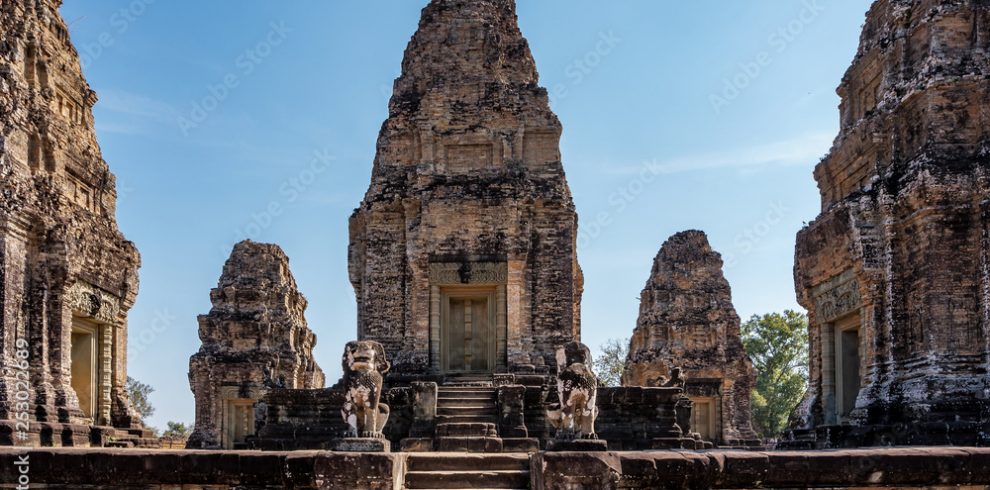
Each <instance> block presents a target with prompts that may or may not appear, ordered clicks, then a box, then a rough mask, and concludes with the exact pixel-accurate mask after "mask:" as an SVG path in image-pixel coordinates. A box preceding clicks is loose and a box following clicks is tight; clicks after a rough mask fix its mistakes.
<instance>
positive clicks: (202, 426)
mask: <svg viewBox="0 0 990 490" xmlns="http://www.w3.org/2000/svg"><path fill="white" fill-rule="evenodd" d="M210 300H211V302H212V303H213V308H212V309H210V312H209V314H206V315H201V316H200V317H199V338H200V340H202V345H201V346H200V349H199V351H198V352H196V354H193V356H192V357H191V358H190V359H189V385H190V387H191V388H192V391H193V395H195V398H196V427H195V430H194V432H193V434H192V436H191V437H190V438H189V447H190V448H196V449H205V448H219V447H222V446H223V447H228V448H229V447H231V443H230V441H224V437H226V436H225V435H223V434H222V430H223V426H224V425H225V423H224V422H223V420H224V416H225V404H226V403H227V402H228V401H230V400H237V399H246V400H259V399H261V397H262V396H263V395H264V394H265V393H266V392H267V390H269V389H272V388H297V389H315V388H322V387H323V385H324V376H323V371H322V370H321V369H320V367H319V366H318V365H317V364H316V360H315V359H314V357H313V348H314V347H315V346H316V335H315V334H314V333H313V332H312V330H310V329H309V326H308V325H307V323H306V318H305V312H306V306H307V305H308V302H307V301H306V298H305V297H304V296H303V295H302V293H300V292H299V289H298V287H297V286H296V281H295V278H293V276H292V272H291V271H290V269H289V258H288V257H287V256H286V255H285V252H283V251H282V249H281V248H279V247H278V246H277V245H271V244H264V243H255V242H251V241H244V242H241V243H238V244H237V245H235V246H234V249H233V251H232V252H231V254H230V258H228V259H227V262H226V263H225V264H224V268H223V274H222V275H221V276H220V280H219V282H218V284H217V287H216V288H214V289H213V290H212V291H211V292H210ZM255 412H257V410H256V411H255Z"/></svg>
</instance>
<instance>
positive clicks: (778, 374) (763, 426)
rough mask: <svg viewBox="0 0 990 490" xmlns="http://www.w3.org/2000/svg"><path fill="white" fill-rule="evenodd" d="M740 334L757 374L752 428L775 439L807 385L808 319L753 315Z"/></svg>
mask: <svg viewBox="0 0 990 490" xmlns="http://www.w3.org/2000/svg"><path fill="white" fill-rule="evenodd" d="M742 335H743V345H744V346H745V347H746V352H748V353H749V357H750V358H751V359H753V366H754V367H755V368H756V373H757V377H756V388H755V389H754V390H753V399H752V400H753V425H754V426H755V429H756V430H757V432H759V433H760V434H761V435H762V436H763V437H768V438H770V437H778V436H779V435H780V434H781V433H782V432H783V431H784V429H785V428H786V425H787V418H788V416H790V414H791V412H792V411H793V410H794V407H795V406H797V404H798V403H800V402H801V397H802V396H803V395H804V392H805V390H806V389H807V386H808V318H807V316H805V315H804V314H803V313H798V312H795V311H790V310H788V311H785V312H784V313H783V314H780V313H769V314H766V315H763V316H759V315H754V316H753V317H752V318H750V320H749V321H748V322H746V323H745V324H743V326H742Z"/></svg>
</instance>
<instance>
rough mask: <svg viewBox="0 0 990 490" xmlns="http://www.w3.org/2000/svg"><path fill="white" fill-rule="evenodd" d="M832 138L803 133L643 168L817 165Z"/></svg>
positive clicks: (633, 169)
mask: <svg viewBox="0 0 990 490" xmlns="http://www.w3.org/2000/svg"><path fill="white" fill-rule="evenodd" d="M833 139H834V135H832V134H829V133H824V132H818V133H806V134H803V135H800V136H798V137H796V138H792V139H789V140H782V141H777V142H772V143H766V144H760V145H756V146H750V147H743V148H735V149H732V150H723V151H717V152H707V153H698V154H693V155H684V156H680V157H675V158H671V159H668V160H657V161H654V162H650V163H648V164H647V165H648V166H649V168H650V170H651V171H652V172H654V173H658V174H676V173H685V172H697V171H701V170H712V169H723V168H725V169H738V170H743V171H753V170H755V169H758V168H760V167H766V166H771V165H807V164H814V163H817V162H818V160H819V159H820V158H821V157H822V156H824V155H825V154H826V153H827V152H828V150H829V148H831V146H832V140H833ZM643 165H644V164H639V165H635V166H618V167H615V166H611V167H605V171H606V172H607V173H610V174H618V175H632V174H639V173H642V171H643Z"/></svg>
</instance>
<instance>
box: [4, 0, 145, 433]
mask: <svg viewBox="0 0 990 490" xmlns="http://www.w3.org/2000/svg"><path fill="white" fill-rule="evenodd" d="M61 3H62V2H61V0H30V1H29V0H4V1H3V3H2V4H0V33H2V42H0V315H2V316H0V365H3V367H4V369H3V373H2V374H0V426H2V427H0V444H12V443H17V444H32V445H42V444H43V445H89V444H90V426H111V425H112V426H115V427H119V428H127V429H131V430H134V431H135V433H134V434H127V433H125V432H115V431H112V430H107V429H101V430H102V431H103V433H110V434H114V435H115V436H119V437H120V438H121V440H122V441H123V439H125V438H126V439H127V441H128V442H127V444H132V443H141V441H140V440H138V439H137V438H136V437H134V436H136V435H147V434H144V433H143V432H142V431H141V430H140V421H139V420H138V418H137V416H136V414H135V413H134V412H133V410H132V409H131V407H130V402H129V401H128V398H127V394H126V390H125V384H126V379H127V350H126V346H127V312H128V310H130V308H131V306H133V304H134V301H135V297H136V295H137V291H138V277H137V271H138V267H139V266H140V259H139V256H138V252H137V250H136V248H135V247H134V244H132V243H131V242H129V241H127V240H126V239H125V238H124V237H123V235H122V234H121V233H120V231H119V229H118V227H117V221H116V218H115V213H116V204H117V190H116V181H115V177H114V175H113V174H112V173H111V172H110V169H109V167H108V166H107V164H106V162H104V160H103V157H102V155H101V152H100V147H99V144H98V143H97V141H96V132H95V130H94V121H93V113H92V109H93V105H94V104H95V103H96V101H97V97H96V94H95V93H94V92H93V91H92V90H91V89H90V87H89V85H88V84H87V82H86V80H85V78H84V77H83V74H82V70H81V67H80V62H79V57H78V54H77V53H76V50H75V48H73V46H72V44H71V41H70V40H69V35H68V28H67V26H66V23H65V21H64V20H63V19H62V17H61V16H60V15H59V13H58V8H59V6H60V5H61ZM74 331H75V332H76V333H77V335H76V336H75V337H74V336H73V332H74ZM19 343H20V344H21V345H20V347H19V346H18V344H19ZM73 349H75V350H76V351H77V354H78V356H80V357H86V358H87V359H92V361H89V362H86V363H85V365H84V363H82V362H79V363H77V365H76V366H75V370H76V373H75V376H76V378H75V383H74V382H73V363H72V359H73ZM18 350H21V352H22V353H23V354H24V355H23V356H20V357H19V356H18ZM83 350H85V351H86V352H85V354H84V353H82V351H83ZM24 358H27V359H28V360H27V361H25V362H26V363H27V364H29V366H28V368H27V369H25V370H20V371H17V370H14V369H12V367H13V366H15V365H16V362H17V361H19V360H21V359H24ZM83 371H85V372H83ZM83 380H85V381H83ZM18 381H20V384H19V383H18ZM83 385H85V386H83ZM16 400H23V401H24V404H23V405H22V406H21V407H17V406H16V404H15V401H16ZM21 416H23V417H28V418H30V428H29V430H28V431H27V432H28V439H27V440H16V441H15V440H13V439H14V437H13V436H14V434H16V429H17V428H16V427H15V425H16V424H15V423H14V422H13V421H14V420H15V419H17V418H19V417H21ZM12 432H13V433H14V434H12ZM101 442H104V441H103V440H102V439H100V440H97V441H95V443H97V444H99V443H101Z"/></svg>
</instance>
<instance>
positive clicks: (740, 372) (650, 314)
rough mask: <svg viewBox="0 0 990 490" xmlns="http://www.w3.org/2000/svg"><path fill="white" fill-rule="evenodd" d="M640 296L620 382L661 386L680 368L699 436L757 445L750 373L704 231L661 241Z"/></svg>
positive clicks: (728, 292) (727, 291)
mask: <svg viewBox="0 0 990 490" xmlns="http://www.w3.org/2000/svg"><path fill="white" fill-rule="evenodd" d="M640 301H641V304H640V310H639V320H638V322H637V323H636V330H635V332H634V333H633V337H632V340H631V342H630V346H629V358H628V360H627V361H626V368H625V371H624V372H623V374H622V384H623V385H624V386H662V385H663V384H664V383H665V382H666V381H667V380H669V379H670V378H672V377H673V374H672V371H673V370H674V369H675V368H681V370H682V376H685V377H686V378H687V382H686V386H685V389H686V392H687V394H688V396H689V397H690V398H691V400H692V401H693V402H694V408H693V411H692V417H693V420H692V424H691V426H692V428H693V429H694V430H695V431H697V432H698V433H700V434H701V436H702V438H703V439H704V440H706V441H713V442H715V443H716V444H719V445H721V446H752V445H756V444H758V443H759V438H758V437H757V435H756V433H755V432H754V431H753V427H752V421H751V409H750V392H751V391H752V390H753V387H754V386H755V384H756V373H755V372H754V371H753V363H752V362H751V361H750V360H749V356H747V355H746V351H745V350H744V349H743V344H742V339H741V338H740V333H739V330H740V322H739V315H737V314H736V310H735V307H733V306H732V291H731V289H730V288H729V282H728V281H726V280H725V276H724V275H723V274H722V257H721V256H720V255H719V254H718V253H717V252H715V251H714V250H712V247H711V245H709V243H708V237H707V236H706V235H705V234H704V232H701V231H686V232H683V233H678V234H677V235H674V236H673V237H671V238H670V239H669V240H667V242H666V243H664V244H663V247H662V248H661V249H660V252H659V253H658V254H657V257H656V259H655V260H654V262H653V272H652V273H651V274H650V279H649V280H648V281H647V283H646V287H645V288H644V289H643V293H642V295H641V297H640Z"/></svg>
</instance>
